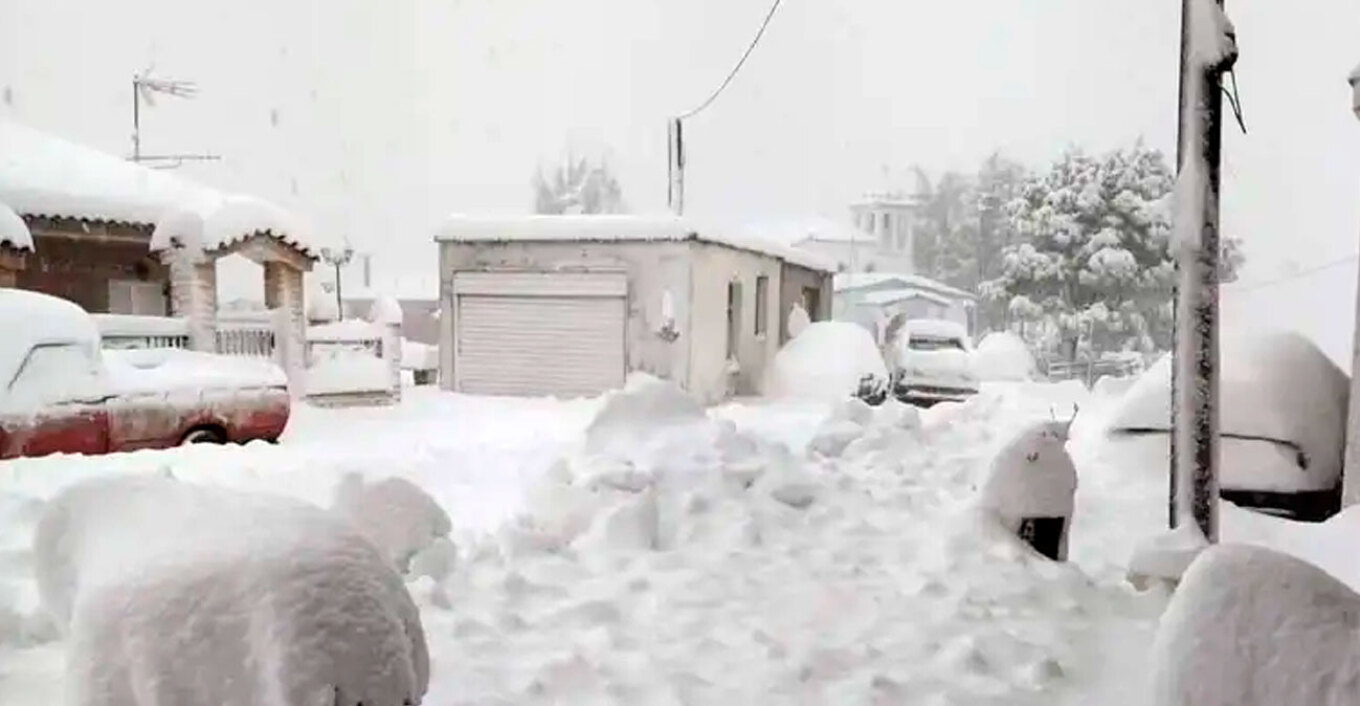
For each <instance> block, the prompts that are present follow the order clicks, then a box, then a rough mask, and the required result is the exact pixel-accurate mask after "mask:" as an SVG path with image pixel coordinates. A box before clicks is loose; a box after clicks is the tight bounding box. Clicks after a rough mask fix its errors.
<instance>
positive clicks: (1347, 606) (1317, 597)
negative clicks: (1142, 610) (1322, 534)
mask: <svg viewBox="0 0 1360 706" xmlns="http://www.w3.org/2000/svg"><path fill="white" fill-rule="evenodd" d="M1358 616H1360V595H1357V594H1356V593H1355V592H1354V591H1352V590H1351V589H1350V588H1348V587H1346V585H1345V584H1343V583H1341V582H1340V581H1338V580H1336V579H1335V578H1333V577H1332V576H1330V575H1329V574H1327V573H1326V572H1324V571H1322V570H1321V569H1318V568H1317V567H1314V566H1312V565H1311V564H1307V563H1305V562H1303V561H1300V560H1298V559H1294V558H1292V557H1289V556H1286V555H1284V554H1279V553H1276V552H1273V551H1271V550H1268V549H1261V548H1257V547H1247V546H1241V545H1220V546H1215V547H1211V548H1209V549H1207V550H1205V551H1204V552H1203V553H1202V554H1200V556H1199V558H1198V559H1196V560H1195V562H1194V563H1193V564H1192V565H1191V566H1190V568H1189V570H1187V571H1186V573H1185V579H1184V581H1183V582H1182V583H1181V585H1180V588H1179V589H1178V590H1177V591H1176V593H1175V595H1174V596H1173V597H1172V599H1171V603H1170V604H1169V605H1168V606H1167V609H1166V612H1165V613H1164V614H1163V615H1162V619H1161V623H1160V625H1159V627H1158V631H1157V638H1156V640H1155V642H1154V646H1153V688H1154V698H1153V701H1152V703H1153V704H1155V705H1156V706H1190V705H1191V704H1193V705H1194V706H1267V705H1269V706H1274V705H1276V704H1299V705H1300V706H1303V705H1312V704H1318V705H1321V704H1349V703H1353V702H1354V701H1355V684H1356V683H1357V681H1360V644H1358V643H1357V641H1356V624H1357V621H1358V620H1360V617H1358Z"/></svg>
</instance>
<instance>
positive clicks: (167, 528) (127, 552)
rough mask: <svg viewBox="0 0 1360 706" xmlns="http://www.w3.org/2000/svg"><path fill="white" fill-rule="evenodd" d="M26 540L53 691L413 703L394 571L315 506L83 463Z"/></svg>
mask: <svg viewBox="0 0 1360 706" xmlns="http://www.w3.org/2000/svg"><path fill="white" fill-rule="evenodd" d="M33 546H34V573H35V577H36V580H37V585H38V591H39V595H40V597H41V599H42V604H43V607H44V609H45V610H46V612H47V614H48V615H49V616H50V617H51V619H52V620H53V621H54V622H55V624H56V626H57V628H58V630H59V631H60V632H61V633H62V634H63V635H64V636H65V637H66V650H67V655H66V662H67V669H66V676H65V686H66V692H67V697H66V698H67V703H70V704H89V705H91V706H93V705H95V704H107V705H108V706H133V705H134V704H137V705H142V706H147V705H149V704H154V703H167V704H169V703H173V704H178V705H181V706H226V705H232V706H237V705H239V706H246V705H247V704H270V703H279V704H285V703H286V704H321V703H325V704H344V705H347V706H357V705H358V704H414V703H419V702H420V700H421V697H423V696H424V694H425V690H426V688H427V687H428V683H429V656H428V653H427V651H426V645H425V636H424V632H423V630H422V627H421V623H420V615H419V613H418V612H417V610H416V607H415V605H414V604H413V603H412V601H411V598H410V596H409V595H408V594H407V592H406V589H405V587H404V586H403V585H402V581H401V579H400V577H399V576H398V575H397V573H396V572H395V571H394V570H393V569H392V567H391V566H390V565H389V564H388V562H387V561H386V560H385V559H384V557H383V556H382V555H381V554H380V553H379V552H378V551H377V549H376V547H374V546H373V545H372V544H370V543H369V542H367V541H365V540H364V539H363V538H362V537H361V536H360V535H359V534H358V533H357V532H356V530H355V529H354V528H353V526H351V525H350V524H349V523H347V522H345V521H344V520H343V519H341V518H339V517H337V516H334V515H331V514H329V513H326V512H324V511H322V510H320V509H318V508H315V507H310V506H307V505H305V504H302V503H299V502H296V501H293V500H289V499H284V498H277V497H273V496H267V495H254V494H246V493H240V492H236V491H229V490H222V489H212V488H207V487H203V486H197V485H193V484H189V483H182V482H179V481H176V480H174V479H172V478H167V477H157V476H153V477H141V478H134V477H111V478H96V479H93V480H89V481H86V482H83V483H80V484H77V485H75V486H72V487H71V488H69V489H67V490H66V491H64V492H62V493H61V494H60V495H58V496H57V497H56V498H55V499H54V500H53V501H52V502H50V503H49V504H48V505H47V508H46V509H45V511H44V513H43V515H42V518H41V520H40V521H39V523H38V526H37V531H36V533H35V536H34V543H33Z"/></svg>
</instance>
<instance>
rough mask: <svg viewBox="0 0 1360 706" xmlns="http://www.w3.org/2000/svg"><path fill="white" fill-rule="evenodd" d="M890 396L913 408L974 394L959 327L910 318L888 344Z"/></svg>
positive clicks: (974, 379)
mask: <svg viewBox="0 0 1360 706" xmlns="http://www.w3.org/2000/svg"><path fill="white" fill-rule="evenodd" d="M887 347H888V363H889V366H890V369H891V375H892V391H893V396H894V397H896V398H897V399H899V400H901V401H903V402H908V403H912V404H917V405H932V404H935V403H936V402H944V401H955V402H957V401H962V400H965V399H968V398H969V397H970V396H972V395H976V394H977V392H978V380H977V376H976V375H974V374H973V367H972V359H971V355H970V353H971V350H970V349H971V348H972V345H971V343H970V342H969V340H968V332H967V330H965V329H964V327H963V325H962V324H959V323H957V322H954V321H944V320H939V319H911V320H908V321H907V322H906V324H905V325H904V326H903V327H902V328H901V329H900V330H899V331H898V333H897V335H896V336H894V338H893V340H891V341H889V342H888V345H887Z"/></svg>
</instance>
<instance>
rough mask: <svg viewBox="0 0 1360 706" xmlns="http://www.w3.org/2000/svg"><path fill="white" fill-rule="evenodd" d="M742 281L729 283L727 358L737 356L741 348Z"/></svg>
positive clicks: (731, 358)
mask: <svg viewBox="0 0 1360 706" xmlns="http://www.w3.org/2000/svg"><path fill="white" fill-rule="evenodd" d="M740 341H741V282H728V283H727V358H728V360H733V359H736V358H737V354H738V352H739V351H740V350H741V345H740Z"/></svg>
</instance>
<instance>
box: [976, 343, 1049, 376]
mask: <svg viewBox="0 0 1360 706" xmlns="http://www.w3.org/2000/svg"><path fill="white" fill-rule="evenodd" d="M972 359H973V360H972V362H973V372H974V374H976V375H977V376H978V379H980V380H983V381H987V382H1020V381H1024V380H1029V379H1031V378H1033V377H1034V371H1035V369H1036V368H1035V364H1034V354H1032V353H1030V350H1029V346H1027V345H1025V341H1024V340H1023V339H1021V338H1020V337H1019V336H1017V335H1015V334H1013V333H1011V332H1009V331H997V332H994V333H989V334H987V335H986V336H984V337H983V339H982V340H981V341H979V342H978V344H977V348H975V349H973V353H972Z"/></svg>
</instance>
